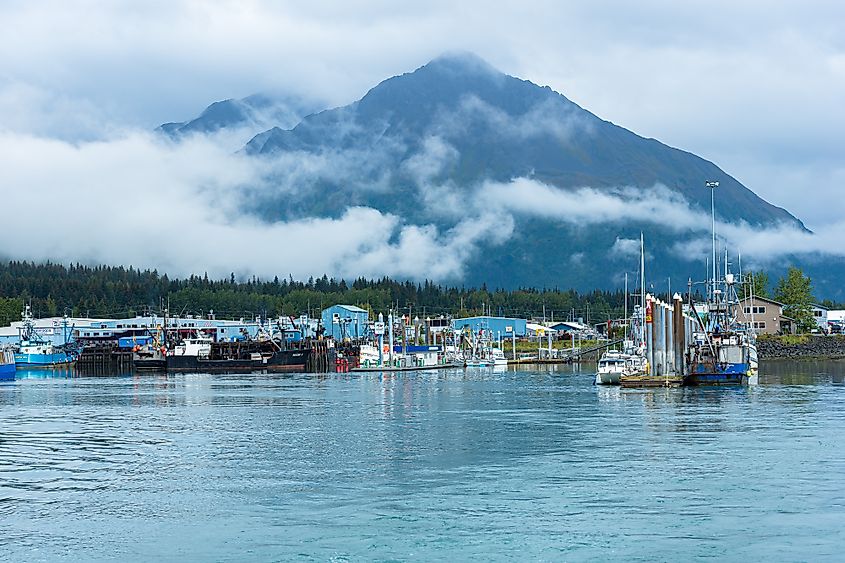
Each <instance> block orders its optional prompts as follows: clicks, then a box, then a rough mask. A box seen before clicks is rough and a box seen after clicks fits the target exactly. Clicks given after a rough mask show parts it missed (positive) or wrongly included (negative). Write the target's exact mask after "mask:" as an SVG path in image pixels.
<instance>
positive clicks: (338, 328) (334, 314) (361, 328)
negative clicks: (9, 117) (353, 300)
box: [322, 305, 370, 340]
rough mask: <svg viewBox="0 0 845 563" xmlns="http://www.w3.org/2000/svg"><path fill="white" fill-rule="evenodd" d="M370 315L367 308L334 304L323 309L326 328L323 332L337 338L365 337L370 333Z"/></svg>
mask: <svg viewBox="0 0 845 563" xmlns="http://www.w3.org/2000/svg"><path fill="white" fill-rule="evenodd" d="M369 316H370V314H369V313H368V312H367V311H366V310H364V309H362V308H361V307H356V306H355V305H333V306H331V307H329V308H327V309H323V314H322V321H323V327H324V328H325V329H326V331H325V332H324V333H323V334H324V336H326V337H329V336H332V337H334V338H335V340H343V339H344V338H351V339H353V340H355V339H358V338H364V337H365V336H368V335H369V329H368V327H367V324H368V322H369Z"/></svg>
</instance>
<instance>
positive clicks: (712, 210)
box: [704, 182, 719, 303]
mask: <svg viewBox="0 0 845 563" xmlns="http://www.w3.org/2000/svg"><path fill="white" fill-rule="evenodd" d="M704 185H705V186H707V187H708V188H710V216H711V219H712V230H713V278H712V281H711V283H712V287H711V290H710V291H711V299H712V300H713V302H714V303H715V301H716V188H718V187H719V182H705V183H704Z"/></svg>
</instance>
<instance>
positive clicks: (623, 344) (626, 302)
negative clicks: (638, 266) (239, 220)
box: [607, 272, 628, 348]
mask: <svg viewBox="0 0 845 563" xmlns="http://www.w3.org/2000/svg"><path fill="white" fill-rule="evenodd" d="M622 318H624V319H625V321H624V322H625V325H624V326H625V332H624V333H623V336H622V341H623V342H622V347H623V348H624V347H625V342H624V341H625V340H628V272H625V313H624V315H623V317H622ZM607 336H608V338H610V335H609V334H608V335H607Z"/></svg>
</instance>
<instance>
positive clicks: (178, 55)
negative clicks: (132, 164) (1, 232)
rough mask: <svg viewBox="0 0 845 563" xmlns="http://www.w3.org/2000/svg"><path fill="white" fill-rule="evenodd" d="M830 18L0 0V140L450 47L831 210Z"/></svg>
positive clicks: (825, 214) (186, 113) (110, 132)
mask: <svg viewBox="0 0 845 563" xmlns="http://www.w3.org/2000/svg"><path fill="white" fill-rule="evenodd" d="M843 21H845V4H842V3H840V2H836V1H827V2H821V1H807V0H805V1H802V2H776V1H775V2H772V1H771V0H769V1H767V2H763V1H759V2H758V1H745V2H742V1H737V0H732V1H722V0H709V1H707V2H703V1H701V2H699V1H685V2H671V1H665V2H661V1H654V0H641V1H639V2H627V1H621V0H620V1H615V2H611V1H600V0H592V1H589V2H586V1H585V2H562V1H530V0H520V1H518V2H494V3H491V2H488V1H464V2H454V0H449V1H430V2H416V3H400V2H394V1H388V0H381V1H372V2H366V3H363V2H349V1H344V2H296V1H294V2H284V1H273V2H270V1H267V2H264V1H259V0H253V1H249V0H237V1H231V2H211V1H198V0H197V1H182V2H180V1H178V0H161V1H156V0H146V1H143V2H121V1H118V0H111V1H102V2H96V1H75V2H74V1H68V0H61V1H60V0H55V1H44V2H39V1H33V0H20V1H16V0H5V1H4V2H2V3H0V30H1V31H2V32H0V52H2V53H3V54H4V56H3V57H0V135H2V139H0V141H2V142H3V144H4V145H5V146H6V147H8V146H9V145H17V144H21V143H23V144H24V145H26V146H29V147H40V148H39V149H38V150H45V147H47V146H52V147H53V148H56V145H55V144H54V145H50V141H51V140H55V141H57V142H58V141H63V142H67V141H70V142H71V143H72V146H78V147H81V148H80V151H82V152H80V153H79V154H77V156H76V157H72V156H68V155H67V150H66V149H67V147H63V148H60V149H57V151H58V153H60V154H61V155H63V156H62V158H64V157H67V159H68V162H72V161H74V159H75V158H83V157H84V155H86V154H87V155H88V156H87V157H89V158H92V159H94V158H96V155H97V154H98V150H93V151H92V150H86V149H85V148H84V147H83V145H84V144H85V143H90V141H92V140H95V141H96V140H107V139H113V138H115V137H121V138H123V139H124V141H122V144H121V146H123V147H124V148H126V147H130V148H131V147H136V146H140V145H139V144H137V143H133V141H132V137H131V135H132V134H133V133H132V132H133V131H135V132H137V131H148V130H150V129H152V128H154V127H155V126H157V125H158V124H160V123H162V122H166V121H175V120H182V119H187V118H190V117H192V116H195V115H196V114H198V113H199V111H201V110H202V108H204V107H205V106H206V105H208V104H209V103H210V102H212V101H215V100H219V99H225V98H231V97H243V96H246V95H249V94H252V93H255V92H262V91H264V92H268V91H269V92H290V93H295V94H300V95H304V96H306V97H311V98H319V99H322V100H328V101H329V102H330V103H331V104H333V105H341V104H346V103H349V102H351V101H353V100H355V99H358V98H360V97H361V96H362V95H363V94H364V93H365V92H366V91H367V90H368V89H369V88H370V87H372V86H374V85H375V84H377V83H378V82H380V81H381V80H383V79H385V78H387V77H389V76H392V75H395V74H400V73H402V72H408V71H411V70H413V69H415V68H417V67H418V66H420V65H422V64H425V63H426V62H428V61H429V60H430V59H432V58H434V57H436V56H437V55H439V54H441V53H443V52H446V51H455V50H463V51H471V52H474V53H476V54H477V55H479V56H481V57H482V58H484V59H486V60H487V61H488V62H490V63H491V64H492V65H493V66H495V67H497V68H499V69H500V70H502V71H504V72H506V73H508V74H512V75H515V76H519V77H521V78H526V79H529V80H532V81H533V82H536V83H538V84H541V85H549V86H551V87H552V88H553V89H555V90H557V91H558V92H561V93H562V94H564V95H566V96H567V97H568V98H570V99H572V100H573V101H575V102H576V103H578V104H580V105H581V106H583V107H585V108H586V109H588V110H590V111H592V112H593V113H595V114H597V115H598V116H600V117H602V118H605V119H608V120H610V121H613V122H614V123H617V124H619V125H622V126H624V127H626V128H628V129H631V130H633V131H634V132H636V133H639V134H641V135H643V136H646V137H654V138H657V139H659V140H661V141H663V142H665V143H667V144H670V145H672V146H676V147H679V148H682V149H685V150H688V151H691V152H694V153H696V154H698V155H700V156H703V157H705V158H707V159H710V160H713V161H714V162H716V163H717V164H718V165H720V166H721V167H722V168H723V169H725V170H726V171H727V172H728V173H730V174H732V175H734V176H735V177H737V178H738V179H739V180H740V181H741V182H743V183H744V184H745V185H747V186H748V187H749V188H751V189H752V190H754V191H755V192H757V193H758V194H760V195H761V196H762V197H763V198H765V199H767V200H769V201H771V202H772V203H774V204H776V205H779V206H782V207H785V208H787V209H788V210H789V211H791V212H792V213H793V214H795V215H796V216H798V217H799V218H800V219H802V220H803V221H804V222H805V223H806V224H807V226H808V227H810V228H812V229H825V228H826V227H827V226H828V225H831V224H833V223H842V222H843V220H845V198H842V197H841V196H840V194H842V186H843V184H845V159H843V152H845V110H843V103H845V102H843V100H845V33H842V22H843ZM127 132H129V133H127ZM126 135H130V137H129V141H126ZM21 139H24V140H25V141H21ZM89 148H90V147H89ZM101 148H102V147H101ZM133 150H134V149H133ZM203 150H208V149H207V148H206V149H203ZM200 152H201V151H200ZM7 153H8V151H7ZM201 154H206V153H201ZM25 157H26V155H24V156H22V157H20V158H18V157H14V158H13V157H11V156H9V155H8V154H7V155H6V158H5V159H4V160H5V162H4V170H3V171H0V180H2V175H4V174H8V175H9V176H7V178H14V177H19V178H25V179H26V182H33V181H34V180H33V178H34V176H33V174H31V172H32V170H33V169H35V168H37V166H38V165H37V164H33V162H31V161H30V160H29V159H27V158H25ZM20 160H25V161H26V162H27V164H26V165H25V166H27V167H28V168H26V169H20V170H17V169H16V166H17V164H16V163H17V162H18V161H20ZM141 166H142V167H144V166H146V165H141ZM83 176H84V175H83ZM44 181H45V182H46V181H48V180H44ZM49 181H50V182H52V180H49ZM74 181H76V182H78V183H79V184H80V185H81V186H84V185H85V184H86V183H87V182H88V180H86V179H84V178H83V177H82V176H80V177H76V178H75V179H74ZM180 181H183V182H189V181H190V179H187V180H186V179H184V178H181V179H180ZM26 182H24V183H26ZM106 184H107V185H108V182H106ZM21 185H23V184H21ZM10 186H13V184H12V183H10V182H0V189H3V190H8V189H11V188H10ZM79 189H84V187H80V188H79Z"/></svg>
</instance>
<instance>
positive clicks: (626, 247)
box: [609, 237, 640, 258]
mask: <svg viewBox="0 0 845 563" xmlns="http://www.w3.org/2000/svg"><path fill="white" fill-rule="evenodd" d="M609 254H610V255H611V256H614V257H617V258H632V257H634V256H639V255H640V241H639V240H638V239H632V238H619V237H616V242H614V243H613V246H611V247H610V252H609Z"/></svg>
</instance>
